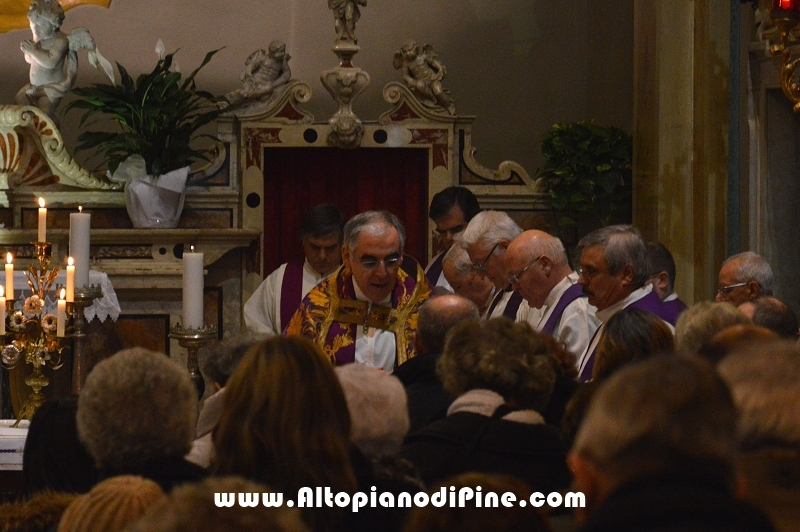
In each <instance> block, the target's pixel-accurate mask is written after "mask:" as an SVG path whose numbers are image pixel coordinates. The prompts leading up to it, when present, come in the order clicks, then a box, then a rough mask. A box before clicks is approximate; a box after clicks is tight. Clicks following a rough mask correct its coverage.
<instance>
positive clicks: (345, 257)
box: [342, 246, 353, 270]
mask: <svg viewBox="0 0 800 532" xmlns="http://www.w3.org/2000/svg"><path fill="white" fill-rule="evenodd" d="M342 264H344V265H345V266H347V267H348V268H350V266H351V264H350V248H348V247H347V246H342ZM350 269H351V270H352V269H353V268H350Z"/></svg>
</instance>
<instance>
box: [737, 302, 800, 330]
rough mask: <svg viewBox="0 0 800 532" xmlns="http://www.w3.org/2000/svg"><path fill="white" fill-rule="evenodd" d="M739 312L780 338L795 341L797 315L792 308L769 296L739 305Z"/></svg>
mask: <svg viewBox="0 0 800 532" xmlns="http://www.w3.org/2000/svg"><path fill="white" fill-rule="evenodd" d="M739 311H740V312H742V313H743V314H744V315H745V316H747V317H748V318H750V319H751V320H753V323H754V324H755V325H760V326H761V327H765V328H767V329H769V330H771V331H774V332H775V333H776V334H777V335H779V336H780V337H781V338H786V339H787V340H797V333H798V325H797V315H796V314H795V313H794V311H793V310H792V308H791V307H790V306H789V305H787V304H786V303H784V302H783V301H780V300H779V299H776V298H774V297H771V296H759V297H757V298H755V299H750V300H748V301H745V302H744V303H742V304H741V305H739Z"/></svg>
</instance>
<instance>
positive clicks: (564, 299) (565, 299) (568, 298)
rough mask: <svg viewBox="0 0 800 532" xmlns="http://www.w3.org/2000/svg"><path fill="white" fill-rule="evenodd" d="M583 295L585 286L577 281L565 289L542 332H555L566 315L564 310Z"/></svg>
mask: <svg viewBox="0 0 800 532" xmlns="http://www.w3.org/2000/svg"><path fill="white" fill-rule="evenodd" d="M581 296H583V286H581V285H579V284H578V283H575V284H574V285H572V286H570V287H569V288H567V289H566V290H564V293H563V294H561V297H560V298H559V299H558V303H556V306H555V308H554V309H553V313H552V314H550V317H549V318H548V319H547V323H545V324H544V327H542V331H541V332H543V333H547V334H553V332H555V330H556V326H557V325H558V324H559V322H560V321H561V316H563V315H564V310H565V309H566V308H567V307H568V306H569V304H570V303H572V302H573V301H575V300H576V299H578V298H579V297H581Z"/></svg>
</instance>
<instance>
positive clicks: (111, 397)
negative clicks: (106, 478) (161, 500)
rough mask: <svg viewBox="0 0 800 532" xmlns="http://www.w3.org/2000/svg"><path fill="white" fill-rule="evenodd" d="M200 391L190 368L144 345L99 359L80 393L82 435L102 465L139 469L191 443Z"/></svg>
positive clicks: (130, 470)
mask: <svg viewBox="0 0 800 532" xmlns="http://www.w3.org/2000/svg"><path fill="white" fill-rule="evenodd" d="M196 420H197V392H196V391H195V389H194V386H192V382H191V380H190V379H189V374H188V372H187V371H186V370H185V369H183V368H181V367H180V366H179V365H178V364H177V363H175V362H173V361H172V360H170V359H169V357H167V356H166V355H164V354H163V353H156V352H154V351H150V350H148V349H144V348H142V347H134V348H132V349H125V350H123V351H120V352H118V353H117V354H115V355H113V356H112V357H110V358H107V359H105V360H103V361H101V362H99V363H98V364H97V365H96V366H95V367H94V368H93V369H92V371H91V372H90V373H89V375H88V376H87V378H86V384H85V385H84V388H83V390H81V393H80V395H79V397H78V414H77V425H78V437H79V438H80V440H81V442H83V444H84V445H85V446H86V450H87V451H89V454H90V455H91V456H92V458H94V460H95V462H96V463H97V466H98V467H99V468H101V469H105V470H107V471H111V472H114V473H117V474H120V473H136V472H138V471H139V470H140V469H141V468H142V467H143V466H144V465H146V464H147V463H148V462H150V461H153V460H157V459H160V458H166V457H175V456H183V455H185V454H186V453H187V452H189V449H191V446H192V440H193V439H194V434H195V422H196Z"/></svg>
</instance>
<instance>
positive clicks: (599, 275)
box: [578, 225, 675, 382]
mask: <svg viewBox="0 0 800 532" xmlns="http://www.w3.org/2000/svg"><path fill="white" fill-rule="evenodd" d="M578 247H579V248H581V263H580V268H579V269H578V273H579V274H580V277H578V283H579V284H580V285H581V286H583V292H584V293H585V294H586V295H587V297H588V300H589V303H590V304H591V305H594V306H595V307H597V317H598V319H599V320H600V321H601V325H600V327H599V328H598V329H597V331H596V332H595V334H594V337H593V338H592V340H591V341H590V342H589V345H588V346H587V347H586V350H585V351H584V352H583V353H582V354H581V356H580V357H579V358H578V372H579V376H578V380H580V381H582V382H585V381H588V380H591V378H592V370H593V368H594V360H595V352H596V351H597V344H598V342H599V341H600V336H601V335H602V331H603V328H604V325H605V323H606V322H608V320H609V319H610V318H611V316H613V315H614V314H616V313H617V312H619V311H621V310H623V309H626V308H638V309H641V310H645V311H648V312H652V313H653V314H655V315H656V316H658V317H659V318H661V319H662V320H664V322H665V323H667V325H668V326H669V328H670V329H671V330H672V331H673V332H674V331H675V327H674V325H673V324H671V323H668V321H667V320H668V319H670V316H671V314H670V313H669V312H667V310H666V309H665V308H664V304H663V303H662V302H661V300H660V299H659V297H658V294H656V293H655V292H653V287H652V286H651V285H649V284H645V283H646V282H647V279H648V275H649V270H650V268H649V261H648V258H647V245H646V244H645V242H644V239H643V238H642V234H641V233H640V232H639V230H638V229H636V228H635V227H634V226H632V225H610V226H608V227H602V228H600V229H597V230H595V231H592V232H591V233H589V234H588V235H586V236H585V237H583V238H582V239H581V241H580V242H578Z"/></svg>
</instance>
